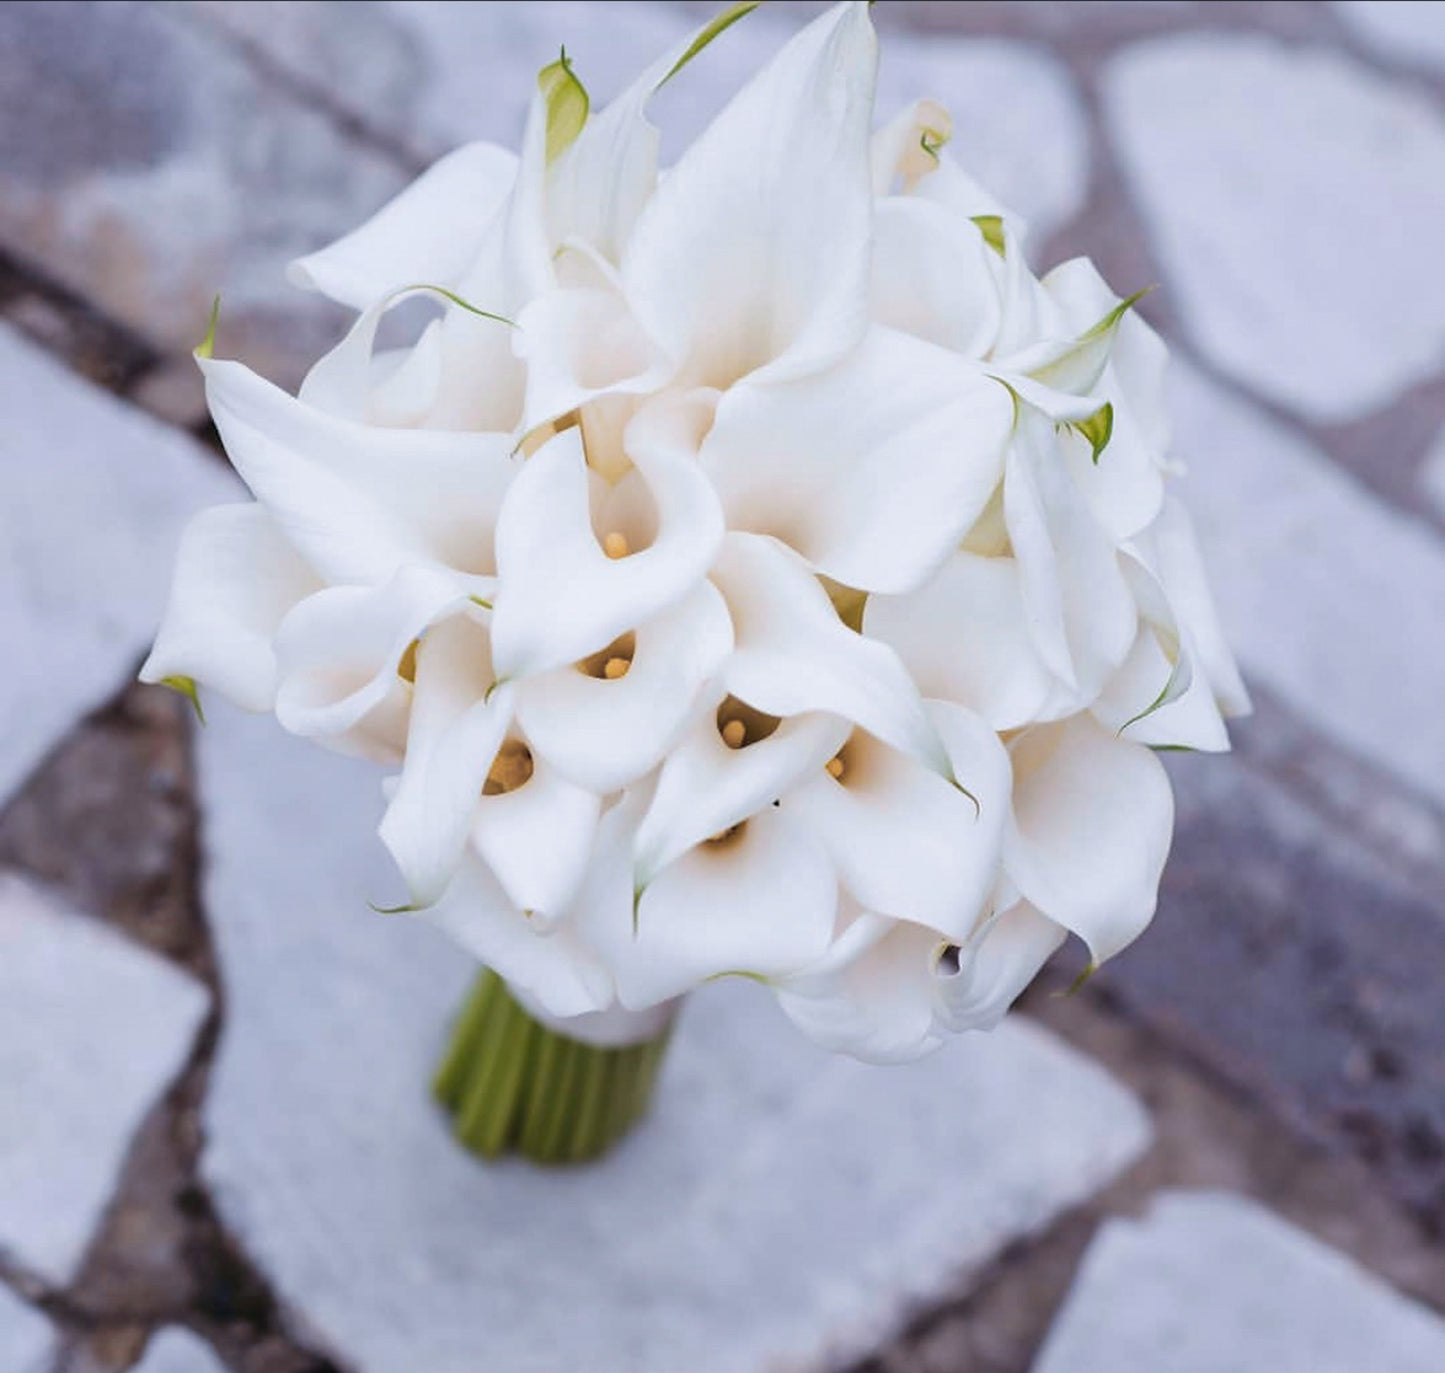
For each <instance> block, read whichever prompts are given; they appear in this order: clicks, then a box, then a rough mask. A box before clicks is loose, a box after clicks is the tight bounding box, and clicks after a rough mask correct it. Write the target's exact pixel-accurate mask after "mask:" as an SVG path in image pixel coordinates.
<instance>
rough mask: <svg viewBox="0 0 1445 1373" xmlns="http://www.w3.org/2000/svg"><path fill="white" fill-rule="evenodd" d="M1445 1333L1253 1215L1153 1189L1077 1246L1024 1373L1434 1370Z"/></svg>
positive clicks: (1295, 1235)
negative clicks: (1067, 1289) (1145, 1206)
mask: <svg viewBox="0 0 1445 1373" xmlns="http://www.w3.org/2000/svg"><path fill="white" fill-rule="evenodd" d="M1442 1367H1445V1323H1442V1322H1441V1321H1440V1320H1439V1318H1438V1317H1436V1316H1435V1315H1433V1314H1432V1313H1431V1312H1429V1311H1427V1310H1426V1309H1425V1308H1424V1307H1421V1306H1417V1305H1416V1304H1415V1303H1413V1302H1410V1301H1407V1300H1406V1299H1405V1298H1404V1297H1402V1296H1400V1295H1399V1294H1398V1293H1397V1292H1395V1291H1394V1290H1393V1289H1392V1288H1389V1287H1387V1286H1385V1284H1383V1283H1382V1282H1380V1281H1379V1279H1377V1278H1375V1277H1373V1276H1371V1275H1370V1274H1369V1273H1367V1272H1365V1270H1364V1269H1362V1268H1359V1267H1358V1266H1357V1265H1356V1264H1354V1263H1353V1262H1352V1261H1351V1260H1350V1259H1348V1258H1346V1257H1345V1256H1344V1255H1343V1254H1340V1253H1338V1252H1336V1251H1335V1250H1333V1249H1329V1248H1327V1247H1326V1246H1325V1245H1323V1244H1321V1243H1319V1241H1318V1240H1315V1239H1313V1238H1311V1237H1310V1236H1309V1235H1306V1234H1304V1233H1303V1232H1302V1231H1299V1230H1296V1229H1295V1228H1294V1227H1292V1226H1290V1225H1287V1224H1286V1223H1285V1222H1284V1221H1282V1220H1279V1219H1278V1218H1277V1217H1275V1216H1273V1215H1271V1214H1270V1213H1269V1212H1268V1211H1266V1210H1264V1209H1263V1208H1262V1207H1259V1206H1257V1205H1255V1204H1254V1203H1252V1202H1248V1201H1245V1200H1243V1199H1242V1198H1239V1197H1233V1196H1229V1195H1227V1194H1224V1193H1209V1192H1197V1193H1189V1192H1176V1193H1165V1194H1163V1195H1162V1196H1161V1197H1160V1198H1159V1199H1158V1200H1157V1201H1156V1202H1155V1203H1154V1206H1153V1208H1152V1209H1151V1211H1150V1212H1149V1214H1148V1215H1147V1216H1146V1217H1145V1218H1144V1219H1143V1220H1142V1221H1132V1220H1115V1221H1110V1222H1109V1223H1108V1224H1107V1225H1106V1226H1105V1227H1104V1229H1103V1230H1102V1231H1101V1232H1100V1234H1099V1236H1098V1237H1097V1238H1096V1239H1095V1241H1094V1243H1093V1245H1092V1246H1091V1247H1090V1249H1089V1252H1088V1254H1087V1255H1086V1256H1085V1259H1084V1263H1083V1267H1082V1269H1081V1270H1080V1273H1079V1276H1078V1278H1077V1280H1076V1282H1075V1285H1074V1289H1073V1291H1072V1292H1071V1294H1070V1296H1069V1298H1068V1301H1067V1302H1066V1304H1065V1306H1064V1309H1063V1311H1062V1312H1061V1314H1060V1315H1059V1318H1058V1320H1057V1322H1056V1323H1055V1325H1054V1328H1053V1330H1052V1332H1051V1333H1050V1335H1049V1338H1048V1341H1047V1342H1046V1343H1045V1345H1044V1348H1043V1352H1042V1353H1041V1354H1040V1356H1039V1359H1038V1362H1037V1363H1036V1364H1035V1365H1034V1373H1119V1370H1122V1369H1129V1370H1134V1369H1138V1370H1144V1369H1147V1370H1148V1371H1149V1373H1221V1370H1224V1369H1228V1370H1229V1373H1363V1370H1366V1369H1369V1370H1378V1373H1437V1370H1439V1369H1440V1368H1442Z"/></svg>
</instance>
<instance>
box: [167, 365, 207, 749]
mask: <svg viewBox="0 0 1445 1373" xmlns="http://www.w3.org/2000/svg"><path fill="white" fill-rule="evenodd" d="M198 351H199V350H198ZM205 356H206V357H210V354H209V353H207V354H205ZM161 685H162V686H166V687H170V689H171V690H172V691H178V692H180V694H181V695H182V696H184V697H185V698H186V700H188V701H189V702H190V703H191V709H192V710H194V711H195V712H196V719H197V720H199V721H200V722H201V723H202V724H205V723H206V712H205V711H204V710H202V709H201V694H200V692H199V691H197V690H196V679H195V678H194V677H162V678H161Z"/></svg>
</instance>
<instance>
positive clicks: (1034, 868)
mask: <svg viewBox="0 0 1445 1373" xmlns="http://www.w3.org/2000/svg"><path fill="white" fill-rule="evenodd" d="M1009 752H1010V755H1011V756H1012V759H1013V769H1014V798H1013V815H1012V818H1011V821H1010V824H1009V828H1008V833H1007V835H1006V837H1005V840H1004V865H1005V868H1006V870H1007V872H1008V875H1009V877H1010V878H1011V879H1012V881H1013V882H1014V883H1015V884H1016V885H1017V887H1018V889H1019V891H1020V892H1021V893H1022V895H1023V897H1024V898H1025V899H1026V900H1027V901H1029V902H1030V903H1031V904H1032V905H1033V906H1035V907H1036V908H1037V909H1038V910H1039V911H1041V912H1042V913H1043V914H1044V915H1047V916H1048V917H1049V918H1050V919H1051V920H1053V921H1055V922H1057V923H1058V924H1060V925H1063V926H1064V927H1065V928H1066V929H1068V930H1071V931H1072V932H1073V933H1074V934H1076V935H1078V936H1079V937H1080V938H1081V939H1082V940H1083V941H1084V943H1085V944H1087V945H1088V947H1089V952H1090V954H1091V955H1092V956H1093V958H1094V961H1095V962H1100V963H1101V962H1103V961H1104V959H1106V958H1110V957H1112V956H1113V955H1114V954H1116V953H1118V952H1119V950H1120V949H1122V948H1124V947H1125V946H1126V945H1127V944H1129V943H1130V942H1131V941H1132V940H1133V939H1134V938H1135V937H1137V936H1138V935H1139V933H1140V932H1141V931H1142V930H1143V929H1144V927H1145V926H1146V925H1147V924H1148V923H1149V921H1150V919H1151V917H1152V916H1153V914H1154V907H1155V903H1156V902H1157V900H1158V894H1159V877H1160V874H1161V873H1162V872H1163V870H1164V860H1165V858H1166V857H1167V856H1168V853H1169V840H1170V835H1171V832H1172V830H1173V826H1174V798H1173V795H1172V793H1171V792H1170V789H1169V779H1168V777H1167V776H1165V773H1164V768H1163V766H1162V765H1161V764H1160V762H1159V760H1158V758H1156V757H1155V756H1154V754H1153V753H1152V752H1151V751H1150V750H1149V749H1147V748H1145V747H1144V746H1143V745H1142V744H1136V743H1132V742H1131V741H1130V740H1128V739H1121V738H1119V737H1117V736H1116V735H1115V734H1113V733H1112V732H1111V731H1109V730H1107V729H1105V728H1104V727H1103V726H1102V725H1100V724H1099V723H1098V722H1097V721H1095V720H1094V718H1093V717H1092V716H1091V715H1088V714H1082V715H1075V716H1072V717H1071V718H1070V719H1068V720H1065V721H1062V722H1060V723H1058V724H1054V725H1040V726H1038V727H1036V728H1034V729H1031V730H1027V731H1025V732H1024V733H1023V734H1021V735H1020V736H1019V737H1018V738H1017V739H1015V740H1014V742H1013V743H1012V744H1011V745H1010V748H1009Z"/></svg>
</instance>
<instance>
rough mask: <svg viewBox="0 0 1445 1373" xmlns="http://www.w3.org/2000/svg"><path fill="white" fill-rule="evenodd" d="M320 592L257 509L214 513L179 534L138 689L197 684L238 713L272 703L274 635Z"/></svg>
mask: <svg viewBox="0 0 1445 1373" xmlns="http://www.w3.org/2000/svg"><path fill="white" fill-rule="evenodd" d="M320 589H321V583H320V581H319V579H318V578H317V576H316V574H315V573H314V572H313V571H312V570H311V569H310V568H309V567H307V565H306V564H305V563H304V562H303V561H302V560H301V558H300V557H298V556H297V554H296V551H295V550H294V549H293V548H292V547H291V545H290V544H289V543H287V542H286V540H285V539H284V538H283V537H282V535H281V531H280V530H279V529H278V528H277V526H276V523H275V521H274V520H272V519H271V517H270V516H269V515H268V514H267V513H266V511H265V510H264V509H263V508H262V507H261V506H259V505H254V504H245V505H218V506H214V507H213V508H212V509H210V510H203V511H202V512H201V513H200V514H199V515H197V516H196V517H195V519H193V520H192V521H191V523H190V524H189V525H188V526H187V527H186V531H185V534H184V535H183V536H182V539H181V549H180V553H179V554H178V556H177V558H176V569H175V574H174V576H173V577H172V579H171V592H170V599H169V602H168V604H167V606H166V613H165V619H164V620H163V621H162V623H161V629H160V633H159V634H157V636H156V642H155V647H154V648H152V649H151V652H150V656H149V657H147V659H146V661H145V664H144V666H143V667H142V668H141V670H140V678H141V681H143V682H163V681H165V680H166V679H167V678H168V677H170V678H177V679H182V680H184V679H190V680H192V681H198V682H205V683H206V684H207V685H209V686H212V687H214V688H215V689H216V690H217V691H219V692H220V693H221V694H222V695H223V696H226V697H229V698H230V699H231V700H232V701H235V702H236V704H237V705H239V706H242V707H244V708H245V709H246V710H256V711H261V710H271V709H272V708H273V707H274V706H275V703H276V649H275V638H276V631H277V629H278V628H279V627H280V625H281V622H282V620H283V619H284V618H285V617H286V614H287V612H288V611H289V610H291V608H292V607H293V606H295V605H296V604H297V603H298V602H300V601H302V600H304V599H305V598H306V597H307V596H309V595H310V594H311V593H312V592H314V591H319V590H320Z"/></svg>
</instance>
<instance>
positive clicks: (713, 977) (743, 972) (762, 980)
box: [703, 968, 771, 987]
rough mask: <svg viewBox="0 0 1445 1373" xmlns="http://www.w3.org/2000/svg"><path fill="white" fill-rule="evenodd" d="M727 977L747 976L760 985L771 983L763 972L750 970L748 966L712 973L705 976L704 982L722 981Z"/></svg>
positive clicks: (749, 979) (765, 985)
mask: <svg viewBox="0 0 1445 1373" xmlns="http://www.w3.org/2000/svg"><path fill="white" fill-rule="evenodd" d="M725 977H745V978H747V980H748V981H749V982H756V983H757V984H758V985H759V986H760V987H767V986H770V985H771V984H770V983H769V982H768V979H767V978H766V977H764V976H763V975H762V973H753V972H749V971H748V970H747V969H746V968H727V969H724V970H723V971H722V972H720V973H711V974H709V975H708V976H707V977H705V978H703V981H704V982H721V981H722V980H723V978H725Z"/></svg>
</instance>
